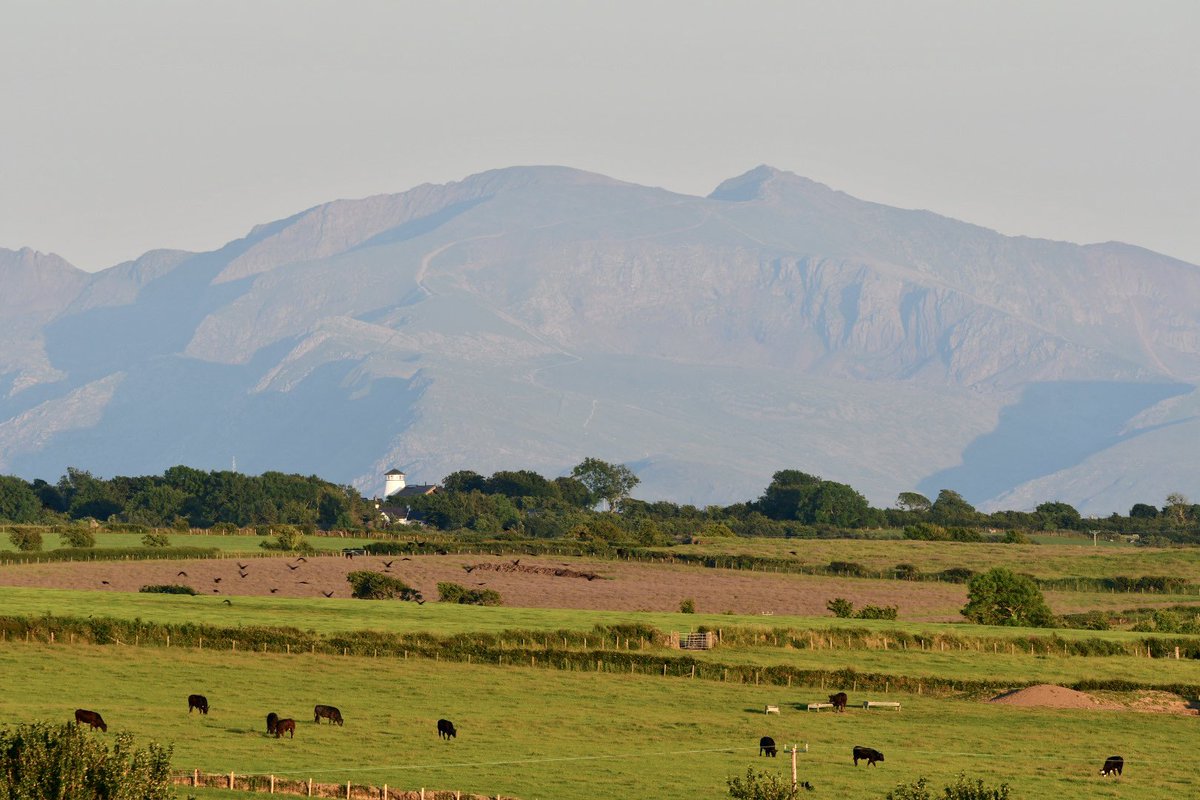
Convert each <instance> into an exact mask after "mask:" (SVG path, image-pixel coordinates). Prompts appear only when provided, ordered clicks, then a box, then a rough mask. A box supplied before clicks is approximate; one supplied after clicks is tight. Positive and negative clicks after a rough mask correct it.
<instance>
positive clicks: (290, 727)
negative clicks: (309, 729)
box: [275, 719, 296, 739]
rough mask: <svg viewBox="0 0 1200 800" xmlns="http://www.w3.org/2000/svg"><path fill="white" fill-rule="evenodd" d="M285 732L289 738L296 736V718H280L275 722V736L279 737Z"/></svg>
mask: <svg viewBox="0 0 1200 800" xmlns="http://www.w3.org/2000/svg"><path fill="white" fill-rule="evenodd" d="M285 733H286V734H287V735H288V738H289V739H295V738H296V720H294V719H281V720H279V721H278V722H276V723H275V738H276V739H280V738H282V737H283V735H284V734H285Z"/></svg>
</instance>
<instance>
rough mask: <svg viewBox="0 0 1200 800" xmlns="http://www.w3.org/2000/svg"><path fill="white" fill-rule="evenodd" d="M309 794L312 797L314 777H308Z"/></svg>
mask: <svg viewBox="0 0 1200 800" xmlns="http://www.w3.org/2000/svg"><path fill="white" fill-rule="evenodd" d="M308 796H309V797H312V778H309V779H308Z"/></svg>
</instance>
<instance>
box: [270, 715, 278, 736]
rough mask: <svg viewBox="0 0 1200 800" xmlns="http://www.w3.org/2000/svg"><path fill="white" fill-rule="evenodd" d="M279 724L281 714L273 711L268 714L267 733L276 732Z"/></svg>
mask: <svg viewBox="0 0 1200 800" xmlns="http://www.w3.org/2000/svg"><path fill="white" fill-rule="evenodd" d="M278 724H279V715H278V714H276V713H275V712H274V711H272V712H271V713H270V714H267V733H269V734H271V733H275V726H277V725H278Z"/></svg>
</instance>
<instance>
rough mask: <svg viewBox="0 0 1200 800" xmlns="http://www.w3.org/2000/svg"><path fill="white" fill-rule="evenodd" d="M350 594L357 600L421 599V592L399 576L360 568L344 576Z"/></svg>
mask: <svg viewBox="0 0 1200 800" xmlns="http://www.w3.org/2000/svg"><path fill="white" fill-rule="evenodd" d="M346 580H348V581H349V582H350V594H351V595H352V596H354V597H357V598H358V599H359V600H421V601H422V602H424V601H423V599H422V597H421V593H420V592H418V591H417V590H416V589H414V588H412V587H411V586H409V585H408V584H407V583H405V582H404V581H402V580H400V579H399V578H393V577H391V576H390V575H384V574H383V573H382V572H371V571H370V570H365V569H360V570H356V571H354V572H351V573H350V574H349V575H347V576H346Z"/></svg>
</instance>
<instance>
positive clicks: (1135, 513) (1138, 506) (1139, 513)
mask: <svg viewBox="0 0 1200 800" xmlns="http://www.w3.org/2000/svg"><path fill="white" fill-rule="evenodd" d="M1129 516H1130V517H1132V518H1133V519H1154V518H1155V517H1157V516H1158V509H1157V508H1155V507H1154V506H1152V505H1149V504H1148V503H1134V504H1133V508H1131V509H1129Z"/></svg>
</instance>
